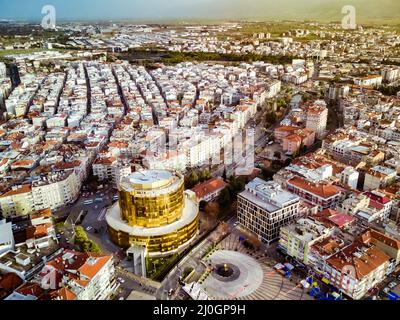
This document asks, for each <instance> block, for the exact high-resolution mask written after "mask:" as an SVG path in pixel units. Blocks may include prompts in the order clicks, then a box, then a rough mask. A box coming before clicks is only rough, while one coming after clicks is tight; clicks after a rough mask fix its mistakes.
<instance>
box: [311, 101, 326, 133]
mask: <svg viewBox="0 0 400 320" xmlns="http://www.w3.org/2000/svg"><path fill="white" fill-rule="evenodd" d="M327 121H328V109H327V108H326V104H325V102H324V101H321V100H318V101H315V102H314V105H313V106H310V107H309V108H308V110H307V120H306V128H308V129H311V130H314V131H315V135H316V137H317V138H321V136H322V135H323V134H324V132H325V130H326V123H327Z"/></svg>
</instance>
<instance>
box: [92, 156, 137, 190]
mask: <svg viewBox="0 0 400 320" xmlns="http://www.w3.org/2000/svg"><path fill="white" fill-rule="evenodd" d="M92 168H93V175H94V176H96V177H97V178H98V180H99V181H111V182H112V183H113V184H114V186H115V187H117V188H118V186H119V182H120V181H121V179H122V178H123V177H126V176H128V175H129V174H130V173H131V172H132V169H131V165H130V163H128V162H123V161H119V160H118V159H117V158H115V157H107V158H98V159H96V160H95V161H94V163H93V166H92Z"/></svg>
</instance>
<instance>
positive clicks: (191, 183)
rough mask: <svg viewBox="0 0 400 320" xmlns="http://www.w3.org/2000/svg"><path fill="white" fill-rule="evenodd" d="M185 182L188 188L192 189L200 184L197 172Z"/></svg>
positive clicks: (193, 172)
mask: <svg viewBox="0 0 400 320" xmlns="http://www.w3.org/2000/svg"><path fill="white" fill-rule="evenodd" d="M185 180H186V181H185V185H186V188H187V189H191V188H193V187H194V186H195V185H196V184H197V183H198V182H199V176H198V175H197V173H196V172H195V171H192V173H191V174H190V175H189V176H188V177H187V178H186V179H185Z"/></svg>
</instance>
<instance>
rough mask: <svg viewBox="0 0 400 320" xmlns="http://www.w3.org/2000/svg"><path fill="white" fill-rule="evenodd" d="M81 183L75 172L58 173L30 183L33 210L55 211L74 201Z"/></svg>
mask: <svg viewBox="0 0 400 320" xmlns="http://www.w3.org/2000/svg"><path fill="white" fill-rule="evenodd" d="M80 187H81V181H80V179H79V178H78V176H77V175H76V173H75V171H65V172H58V173H55V174H51V175H48V176H46V177H44V178H42V179H41V180H39V181H34V182H33V183H32V197H33V201H34V206H35V210H42V209H47V208H50V209H57V208H59V207H61V206H63V205H65V204H67V203H70V202H72V201H74V200H75V199H76V198H77V196H78V195H79V190H80Z"/></svg>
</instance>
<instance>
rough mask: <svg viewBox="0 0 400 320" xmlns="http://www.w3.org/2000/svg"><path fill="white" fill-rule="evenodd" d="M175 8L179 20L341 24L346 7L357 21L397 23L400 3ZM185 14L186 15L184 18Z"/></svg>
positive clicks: (309, 1)
mask: <svg viewBox="0 0 400 320" xmlns="http://www.w3.org/2000/svg"><path fill="white" fill-rule="evenodd" d="M205 2H207V1H202V2H201V1H193V2H192V1H191V2H188V3H187V5H186V6H182V5H180V7H179V8H178V7H177V8H176V12H177V13H178V14H179V16H185V15H186V16H190V17H194V18H211V19H212V18H228V19H229V18H230V19H233V18H257V19H295V20H303V19H313V20H323V21H340V20H341V19H342V17H343V15H342V14H341V9H342V7H343V6H345V5H353V6H354V7H355V8H356V14H357V20H358V21H360V22H362V21H372V20H374V21H382V20H392V21H395V20H397V21H398V22H399V23H400V18H399V13H400V0H278V1H269V0H208V3H205ZM184 13H186V14H184Z"/></svg>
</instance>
